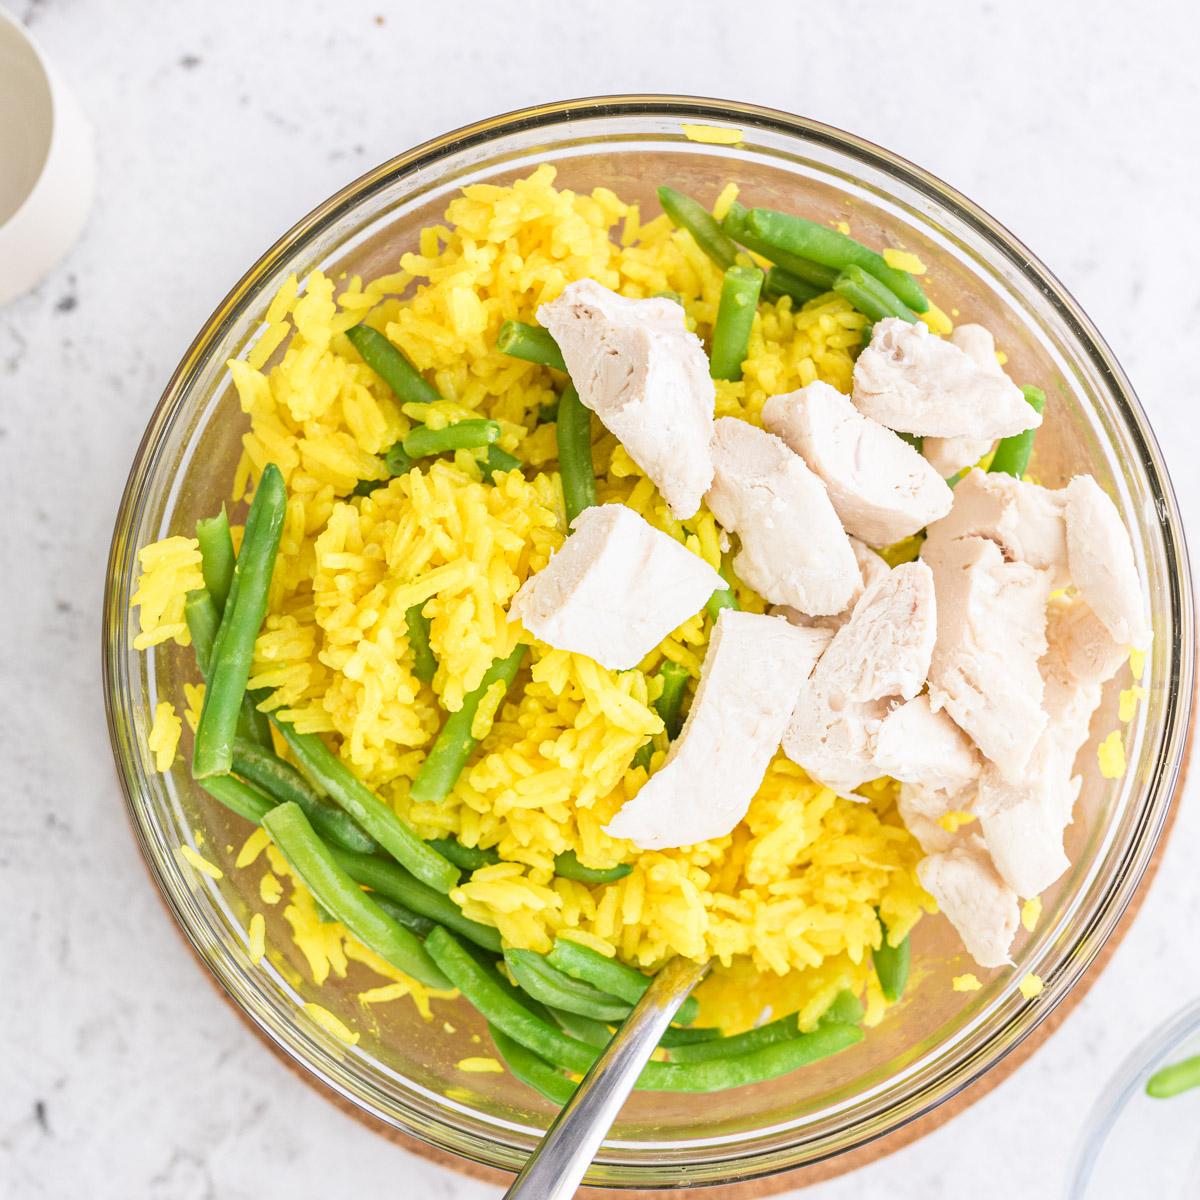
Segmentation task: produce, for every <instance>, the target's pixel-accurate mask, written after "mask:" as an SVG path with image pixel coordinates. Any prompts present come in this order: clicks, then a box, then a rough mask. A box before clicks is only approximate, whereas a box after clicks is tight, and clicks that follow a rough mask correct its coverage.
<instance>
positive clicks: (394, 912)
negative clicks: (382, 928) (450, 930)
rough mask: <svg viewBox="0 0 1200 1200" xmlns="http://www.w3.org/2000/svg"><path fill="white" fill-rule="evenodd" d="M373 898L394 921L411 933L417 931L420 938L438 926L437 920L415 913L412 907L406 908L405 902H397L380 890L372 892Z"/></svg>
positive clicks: (425, 936)
mask: <svg viewBox="0 0 1200 1200" xmlns="http://www.w3.org/2000/svg"><path fill="white" fill-rule="evenodd" d="M371 899H372V900H374V901H375V903H376V904H378V905H379V907H380V908H382V909H383V911H384V912H385V913H387V915H388V916H389V917H391V918H392V920H393V921H398V922H399V923H400V924H401V925H403V926H404V928H405V929H407V930H408V931H409V933H415V934H416V935H417V937H419V938H427V937H428V936H429V935H430V934H431V933H432V932H433V931H434V930H435V929H436V928H437V922H436V921H431V920H430V919H429V918H428V917H423V916H421V914H420V913H415V912H413V910H412V909H411V908H405V907H404V905H403V904H397V903H396V901H395V900H392V899H390V898H389V897H387V896H384V895H381V894H380V893H378V892H374V893H372V895H371Z"/></svg>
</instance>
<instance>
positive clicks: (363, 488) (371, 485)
mask: <svg viewBox="0 0 1200 1200" xmlns="http://www.w3.org/2000/svg"><path fill="white" fill-rule="evenodd" d="M387 485H388V481H387V480H386V479H360V480H359V481H358V482H357V483H356V484H355V485H354V491H353V492H352V493H351V495H353V496H370V495H371V494H372V493H373V492H377V491H379V489H380V488H382V487H387Z"/></svg>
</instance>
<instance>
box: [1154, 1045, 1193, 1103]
mask: <svg viewBox="0 0 1200 1200" xmlns="http://www.w3.org/2000/svg"><path fill="white" fill-rule="evenodd" d="M1198 1087H1200V1054H1195V1055H1193V1056H1192V1057H1191V1058H1185V1059H1184V1060H1183V1061H1182V1062H1177V1063H1172V1064H1171V1065H1170V1066H1169V1067H1162V1068H1161V1069H1159V1070H1157V1071H1155V1072H1154V1074H1153V1075H1151V1076H1150V1078H1149V1079H1147V1080H1146V1095H1147V1096H1153V1097H1154V1099H1155V1100H1168V1099H1170V1098H1171V1097H1172V1096H1178V1095H1179V1093H1180V1092H1188V1091H1191V1089H1192V1088H1198Z"/></svg>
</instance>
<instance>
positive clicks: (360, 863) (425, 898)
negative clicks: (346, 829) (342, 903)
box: [333, 846, 500, 954]
mask: <svg viewBox="0 0 1200 1200" xmlns="http://www.w3.org/2000/svg"><path fill="white" fill-rule="evenodd" d="M333 853H334V857H336V858H337V860H338V862H339V863H340V864H341V867H342V870H344V871H345V872H346V874H347V875H349V876H350V878H351V879H353V880H354V881H355V882H356V883H361V884H362V885H363V886H364V887H369V888H370V889H371V891H373V892H378V893H379V894H380V895H381V896H386V897H387V898H388V899H389V900H394V901H395V902H396V903H397V904H403V905H404V907H405V908H407V909H411V910H412V911H413V912H415V913H419V914H420V915H421V916H422V917H428V918H429V919H430V920H431V921H436V922H437V924H439V925H445V926H446V928H447V929H452V930H454V932H455V933H458V934H461V935H462V936H463V937H465V938H467V939H468V940H470V941H472V942H474V943H475V945H477V946H480V947H482V948H483V949H484V950H489V951H491V952H492V953H495V954H498V953H499V952H500V931H499V930H498V929H496V928H494V927H493V926H491V925H484V924H482V923H481V922H479V921H472V920H471V918H470V917H467V916H464V915H463V911H462V909H461V908H459V907H458V905H457V904H455V903H454V901H453V900H451V899H450V897H449V896H446V895H443V894H442V893H441V892H437V891H434V889H433V888H431V887H427V886H426V885H425V884H423V883H422V882H421V881H420V880H419V879H415V878H414V877H413V876H412V874H411V873H410V872H408V871H406V870H405V869H404V868H403V867H401V866H398V865H397V864H396V863H394V862H390V861H389V860H388V859H386V858H381V857H380V856H379V855H377V854H359V853H357V852H356V851H353V850H344V849H342V848H341V847H339V846H335V847H333Z"/></svg>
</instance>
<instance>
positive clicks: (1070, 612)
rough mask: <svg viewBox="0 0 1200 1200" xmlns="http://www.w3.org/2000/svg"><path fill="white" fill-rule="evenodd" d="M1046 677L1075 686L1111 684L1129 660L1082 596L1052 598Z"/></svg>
mask: <svg viewBox="0 0 1200 1200" xmlns="http://www.w3.org/2000/svg"><path fill="white" fill-rule="evenodd" d="M1046 643H1047V646H1048V649H1047V651H1046V656H1045V658H1044V659H1043V660H1042V674H1043V675H1044V676H1047V677H1049V676H1055V677H1057V678H1059V679H1061V680H1065V681H1067V682H1071V683H1080V684H1083V683H1107V682H1108V681H1109V680H1110V679H1111V678H1112V677H1113V676H1114V675H1115V674H1116V673H1117V672H1118V671H1119V670H1120V669H1121V668H1122V667H1123V666H1124V665H1125V663H1126V662H1128V660H1129V647H1128V646H1122V645H1121V643H1120V642H1118V641H1117V640H1116V639H1115V638H1114V637H1113V635H1112V634H1111V633H1109V631H1108V627H1107V626H1106V625H1105V624H1104V622H1103V621H1101V620H1100V618H1099V617H1098V616H1096V614H1095V613H1094V612H1093V611H1092V610H1091V608H1090V607H1089V606H1088V604H1087V602H1086V601H1084V600H1083V599H1081V598H1080V597H1079V596H1074V597H1072V598H1071V599H1067V598H1066V597H1062V596H1054V597H1051V599H1050V603H1049V605H1048V607H1047V609H1046Z"/></svg>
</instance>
